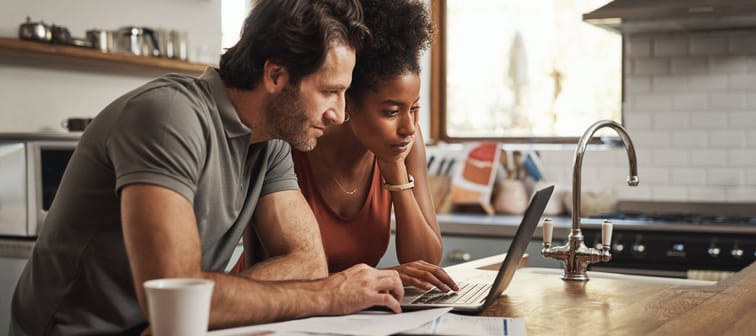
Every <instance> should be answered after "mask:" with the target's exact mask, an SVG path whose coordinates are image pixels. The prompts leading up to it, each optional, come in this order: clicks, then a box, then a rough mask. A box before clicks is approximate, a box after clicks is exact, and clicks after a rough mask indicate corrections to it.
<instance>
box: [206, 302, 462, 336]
mask: <svg viewBox="0 0 756 336" xmlns="http://www.w3.org/2000/svg"><path fill="white" fill-rule="evenodd" d="M450 310H451V308H438V309H429V310H420V311H415V312H408V313H401V314H394V313H389V312H382V311H364V312H360V313H356V314H351V315H342V316H328V317H310V318H306V319H301V320H293V321H286V322H278V323H269V324H260V325H255V326H249V327H240V328H231V329H222V330H216V331H212V332H209V333H208V336H242V335H254V334H255V333H259V332H264V331H267V332H271V333H270V334H268V333H265V335H271V334H272V335H276V334H283V333H285V334H287V335H290V334H291V333H293V332H299V333H308V334H327V335H364V336H383V335H391V334H396V333H399V332H403V331H406V330H411V329H415V328H418V327H419V326H421V325H424V324H426V323H430V322H433V321H434V320H435V319H436V318H438V317H439V316H441V315H443V314H445V313H447V312H448V311H450Z"/></svg>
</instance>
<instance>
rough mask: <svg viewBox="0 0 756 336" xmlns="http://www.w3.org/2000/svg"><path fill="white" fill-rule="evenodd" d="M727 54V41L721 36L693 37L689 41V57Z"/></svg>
mask: <svg viewBox="0 0 756 336" xmlns="http://www.w3.org/2000/svg"><path fill="white" fill-rule="evenodd" d="M726 52H727V40H726V39H723V38H722V37H721V36H694V37H693V38H691V39H690V54H691V55H719V54H724V53H726Z"/></svg>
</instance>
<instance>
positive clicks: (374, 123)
mask: <svg viewBox="0 0 756 336" xmlns="http://www.w3.org/2000/svg"><path fill="white" fill-rule="evenodd" d="M361 98H362V99H361V101H359V102H353V103H349V107H348V110H347V112H348V113H349V114H350V116H351V119H350V120H349V122H347V124H349V126H350V127H351V128H352V131H353V132H354V134H355V136H357V139H359V141H360V142H361V143H362V144H363V145H364V146H365V147H367V149H369V150H370V151H371V152H373V153H374V154H375V155H376V156H378V158H381V159H384V160H390V159H395V160H398V159H402V158H404V157H406V156H407V153H409V150H410V149H411V148H412V143H413V141H414V135H415V131H416V129H417V120H418V113H419V112H420V111H419V110H420V106H419V102H418V101H419V100H420V77H419V76H418V75H417V74H415V73H412V72H406V73H404V74H402V75H399V76H395V77H390V78H386V79H383V80H381V81H380V82H379V83H378V88H377V90H370V89H368V90H366V91H365V92H363V94H362V97H361Z"/></svg>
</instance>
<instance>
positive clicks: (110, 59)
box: [0, 38, 208, 75]
mask: <svg viewBox="0 0 756 336" xmlns="http://www.w3.org/2000/svg"><path fill="white" fill-rule="evenodd" d="M0 54H3V55H12V56H21V57H35V58H42V59H43V60H44V61H45V62H48V63H49V62H56V63H58V64H60V66H61V67H63V66H65V64H66V63H70V62H74V63H85V64H86V65H87V66H89V67H95V68H97V69H100V70H104V71H108V70H113V71H124V70H125V71H133V70H139V71H141V72H154V73H156V74H160V73H168V72H179V73H185V74H192V75H199V74H201V73H202V72H203V71H204V70H205V68H206V67H207V66H208V64H202V63H192V62H185V61H180V60H174V59H169V58H160V57H145V56H135V55H129V54H118V53H104V52H101V51H99V50H95V49H90V48H81V47H74V46H65V45H55V44H50V43H43V42H34V41H24V40H17V39H9V38H0Z"/></svg>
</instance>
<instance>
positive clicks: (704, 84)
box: [688, 73, 729, 93]
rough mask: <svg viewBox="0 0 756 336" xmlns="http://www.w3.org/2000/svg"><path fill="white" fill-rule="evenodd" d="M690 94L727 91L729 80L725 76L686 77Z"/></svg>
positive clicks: (702, 75) (701, 75)
mask: <svg viewBox="0 0 756 336" xmlns="http://www.w3.org/2000/svg"><path fill="white" fill-rule="evenodd" d="M688 80H689V83H688V87H690V92H699V93H711V92H717V91H725V90H727V85H729V80H728V77H727V75H725V74H716V73H713V74H695V75H691V76H688Z"/></svg>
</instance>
